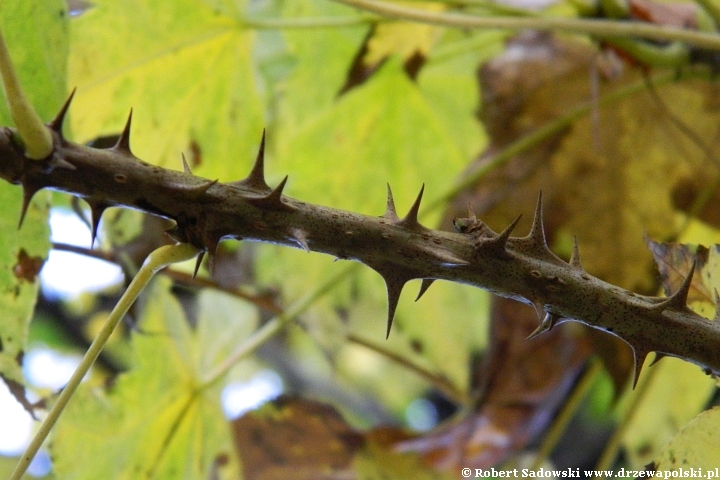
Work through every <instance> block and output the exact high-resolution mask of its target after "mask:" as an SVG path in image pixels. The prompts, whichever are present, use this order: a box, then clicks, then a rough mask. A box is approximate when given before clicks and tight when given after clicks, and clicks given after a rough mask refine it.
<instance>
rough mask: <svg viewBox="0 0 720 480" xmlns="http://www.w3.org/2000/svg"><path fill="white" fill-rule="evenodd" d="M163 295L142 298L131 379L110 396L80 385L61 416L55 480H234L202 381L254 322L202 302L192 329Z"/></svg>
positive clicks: (212, 398) (216, 405)
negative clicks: (218, 478) (215, 474)
mask: <svg viewBox="0 0 720 480" xmlns="http://www.w3.org/2000/svg"><path fill="white" fill-rule="evenodd" d="M169 288H170V281H169V280H167V279H165V278H158V279H157V280H156V281H155V283H154V285H153V286H152V287H151V288H150V290H149V291H148V300H147V303H146V305H145V311H144V314H143V317H142V319H141V321H140V324H139V327H140V329H141V332H142V333H136V334H134V335H133V340H132V344H133V349H134V352H135V365H134V367H133V368H132V370H131V371H130V372H129V373H126V374H123V375H121V376H120V377H119V378H118V380H117V383H116V385H115V386H114V387H113V388H112V389H111V390H110V392H109V393H105V392H102V391H100V390H97V389H94V388H92V387H89V386H87V385H83V386H81V388H80V389H79V390H78V392H77V393H76V398H74V399H73V400H72V401H71V403H70V404H69V406H68V408H67V410H66V411H65V413H64V414H63V416H62V417H61V419H60V421H59V423H58V426H57V429H56V432H55V437H54V440H53V444H52V450H53V454H54V456H55V458H56V459H57V460H56V462H55V468H56V472H57V474H58V476H59V477H60V478H70V479H82V478H88V479H91V478H92V479H95V478H114V479H134V478H158V479H159V478H162V479H174V478H187V479H194V478H208V476H209V473H210V471H211V470H217V469H220V470H222V472H221V473H222V475H223V477H222V478H225V475H231V474H232V475H235V476H234V477H232V478H237V475H238V474H237V468H238V466H237V463H236V462H235V461H234V460H232V461H230V462H229V463H227V464H225V460H224V459H227V458H232V457H233V454H232V451H233V450H232V441H231V438H230V431H229V429H228V424H227V421H226V419H225V417H224V415H223V411H222V409H221V408H220V402H219V393H220V392H219V387H218V386H217V385H212V386H202V385H201V382H202V380H203V379H202V377H203V375H205V374H207V373H208V371H209V370H211V369H212V368H213V367H215V366H216V365H217V364H218V363H219V362H220V361H221V360H223V359H224V358H225V357H226V355H227V353H228V352H229V350H230V349H231V348H232V346H233V345H234V344H235V342H240V341H241V340H242V339H243V338H244V336H245V335H247V334H248V332H249V331H250V330H252V329H253V328H254V327H255V325H256V317H255V315H254V313H253V312H252V311H251V310H250V309H249V308H248V307H246V306H242V305H240V304H239V303H238V302H237V301H234V300H228V299H226V298H222V299H221V298H219V297H218V295H219V294H217V293H203V294H202V297H203V299H202V300H201V308H200V311H201V314H200V315H199V317H198V324H197V326H196V328H195V329H194V330H193V329H191V328H190V326H189V324H188V322H187V320H186V319H185V315H184V313H183V310H182V308H181V305H180V304H179V303H178V301H177V300H176V299H175V298H174V297H173V296H172V295H171V294H170V291H169ZM227 307H229V308H227ZM223 328H224V330H223ZM223 332H224V334H225V335H226V337H225V338H223ZM78 445H82V446H83V448H77V446H78ZM218 462H219V463H218ZM220 464H223V465H224V466H222V467H221V466H220ZM232 472H235V473H234V474H233V473H232Z"/></svg>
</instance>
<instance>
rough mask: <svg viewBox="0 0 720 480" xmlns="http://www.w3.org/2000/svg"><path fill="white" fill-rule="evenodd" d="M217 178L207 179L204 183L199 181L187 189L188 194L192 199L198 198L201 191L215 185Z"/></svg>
mask: <svg viewBox="0 0 720 480" xmlns="http://www.w3.org/2000/svg"><path fill="white" fill-rule="evenodd" d="M217 182H218V181H217V179H215V180H207V181H206V182H205V183H201V184H200V185H196V186H194V187H191V188H189V189H188V193H189V196H190V197H191V198H193V199H197V198H200V196H202V194H203V193H205V192H207V191H208V190H209V189H210V187H212V186H213V185H215V184H216V183H217Z"/></svg>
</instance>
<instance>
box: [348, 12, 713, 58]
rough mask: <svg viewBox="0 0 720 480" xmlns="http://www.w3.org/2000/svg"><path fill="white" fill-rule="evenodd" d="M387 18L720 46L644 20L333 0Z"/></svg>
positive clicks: (710, 38) (703, 37)
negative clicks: (435, 9) (475, 11)
mask: <svg viewBox="0 0 720 480" xmlns="http://www.w3.org/2000/svg"><path fill="white" fill-rule="evenodd" d="M335 1H337V2H338V3H342V4H344V5H348V6H351V7H356V8H359V9H361V10H365V11H367V12H372V13H376V14H378V15H382V16H384V17H388V18H395V19H398V20H407V21H412V22H421V23H429V24H432V25H441V26H445V27H456V28H466V29H467V28H470V29H493V28H495V29H508V30H523V29H533V30H554V31H560V32H569V33H579V34H584V35H591V36H593V37H595V38H599V39H609V38H617V37H627V38H644V39H646V40H656V41H665V42H672V41H678V42H683V43H686V44H688V45H694V46H696V47H699V48H705V49H708V50H720V36H719V35H717V34H716V33H705V32H700V31H697V30H686V29H682V28H675V27H669V26H664V25H654V24H651V23H647V22H635V21H616V20H595V19H581V18H561V17H534V18H522V17H515V16H512V17H499V16H498V17H496V16H493V17H476V16H471V15H462V14H457V13H437V12H429V11H427V10H420V9H416V8H410V7H405V6H402V5H398V4H394V3H390V2H384V1H379V0H335Z"/></svg>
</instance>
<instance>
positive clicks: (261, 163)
mask: <svg viewBox="0 0 720 480" xmlns="http://www.w3.org/2000/svg"><path fill="white" fill-rule="evenodd" d="M243 183H244V184H245V185H247V186H248V187H251V188H255V189H258V190H262V191H264V192H265V191H268V190H270V186H269V185H268V184H267V182H266V181H265V129H264V128H263V133H262V138H261V139H260V148H259V149H258V153H257V156H256V157H255V163H254V164H253V167H252V170H250V175H248V177H247V178H246V179H245V180H243Z"/></svg>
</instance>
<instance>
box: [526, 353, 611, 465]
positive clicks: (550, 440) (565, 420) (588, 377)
mask: <svg viewBox="0 0 720 480" xmlns="http://www.w3.org/2000/svg"><path fill="white" fill-rule="evenodd" d="M601 370H602V363H601V362H600V360H598V359H597V358H593V359H592V360H591V361H590V366H589V367H588V368H587V369H586V370H585V372H584V373H583V374H582V377H580V381H579V382H578V384H577V385H576V386H575V388H574V389H573V391H572V393H571V394H570V398H569V399H568V400H567V402H565V405H563V407H562V410H560V413H559V414H558V415H557V417H555V420H554V421H553V423H552V426H551V427H550V430H549V431H548V432H547V434H545V437H544V438H543V441H542V444H541V445H540V449H539V450H538V454H537V456H536V457H535V460H534V461H533V464H532V466H531V467H530V469H531V470H533V471H536V470H538V469H539V468H540V466H541V465H542V464H543V462H544V461H545V459H546V458H548V457H549V456H550V454H551V453H552V451H553V449H554V448H555V445H557V443H558V441H559V440H560V437H561V436H562V434H563V433H564V432H565V429H566V428H567V426H568V424H569V423H570V420H572V417H573V415H574V414H575V412H576V411H577V409H578V407H579V406H580V402H582V400H583V399H584V398H585V397H586V396H587V393H588V391H589V390H590V387H592V384H593V382H594V381H595V377H597V375H598V373H600V371H601Z"/></svg>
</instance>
